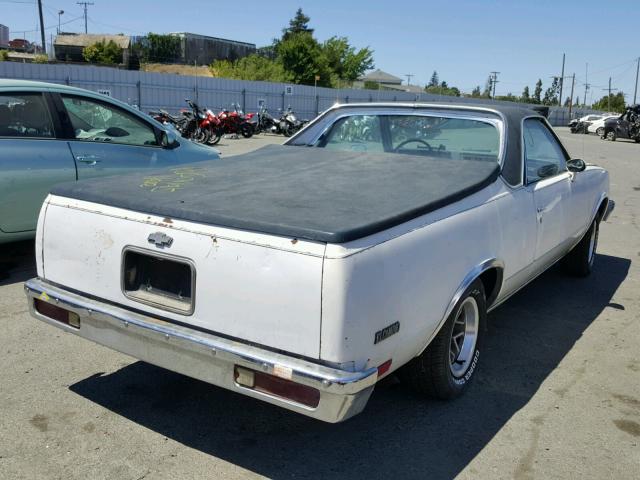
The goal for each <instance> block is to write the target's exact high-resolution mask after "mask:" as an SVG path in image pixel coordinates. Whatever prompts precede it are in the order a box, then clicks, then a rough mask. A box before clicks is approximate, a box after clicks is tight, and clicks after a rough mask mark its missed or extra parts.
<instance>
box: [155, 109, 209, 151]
mask: <svg viewBox="0 0 640 480" xmlns="http://www.w3.org/2000/svg"><path fill="white" fill-rule="evenodd" d="M185 102H187V104H188V105H189V107H190V109H189V110H186V109H185V110H181V111H180V113H181V115H180V116H173V115H171V114H169V113H168V112H167V111H166V110H159V111H157V112H149V115H151V116H152V117H153V118H154V119H156V120H157V121H159V122H161V123H164V124H169V125H172V126H173V127H174V128H175V129H176V130H177V131H178V132H179V133H180V135H181V136H182V137H183V138H188V139H190V140H193V141H195V142H198V143H208V144H210V145H213V143H211V142H212V141H215V143H217V142H218V141H219V140H220V138H219V137H220V136H221V134H220V135H218V130H219V127H218V125H219V120H218V119H217V117H215V115H209V114H208V113H207V112H206V110H204V109H201V108H200V107H199V106H198V105H197V104H196V103H195V102H193V101H192V100H189V99H185ZM216 137H217V141H216V140H215V139H216Z"/></svg>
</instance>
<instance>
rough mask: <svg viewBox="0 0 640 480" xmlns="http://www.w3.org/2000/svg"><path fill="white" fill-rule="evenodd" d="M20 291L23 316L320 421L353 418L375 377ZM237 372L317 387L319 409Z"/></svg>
mask: <svg viewBox="0 0 640 480" xmlns="http://www.w3.org/2000/svg"><path fill="white" fill-rule="evenodd" d="M24 288H25V292H26V295H27V298H28V301H29V310H30V313H31V315H32V316H33V317H35V318H37V319H38V320H42V321H44V322H46V323H49V324H51V325H54V326H56V327H58V328H60V329H62V330H64V331H66V332H70V333H73V334H75V335H78V336H80V337H83V338H86V339H88V340H92V341H94V342H96V343H99V344H101V345H104V346H106V347H109V348H112V349H114V350H117V351H119V352H122V353H125V354H127V355H131V356H132V357H135V358H138V359H140V360H143V361H145V362H148V363H151V364H154V365H157V366H160V367H163V368H166V369H168V370H172V371H174V372H178V373H182V374H184V375H187V376H189V377H193V378H197V379H199V380H202V381H205V382H208V383H211V384H213V385H217V386H220V387H223V388H227V389H229V390H233V391H235V392H238V393H241V394H243V395H248V396H251V397H254V398H257V399H259V400H263V401H266V402H269V403H272V404H274V405H278V406H280V407H284V408H287V409H289V410H293V411H295V412H298V413H302V414H304V415H308V416H310V417H314V418H317V419H319V420H324V421H326V422H332V423H334V422H340V421H342V420H346V419H347V418H349V417H352V416H353V415H356V414H357V413H360V412H361V411H362V410H363V409H364V407H365V405H366V404H367V401H368V400H369V396H370V395H371V392H372V391H373V388H374V385H375V382H376V380H377V369H376V368H369V369H367V370H363V371H359V372H348V371H344V370H338V369H335V368H330V367H326V366H323V365H319V364H316V363H312V362H309V361H306V360H302V359H299V358H295V357H291V356H287V355H283V354H279V353H275V352H271V351H269V350H265V349H262V348H258V347H254V346H251V345H247V344H244V343H241V342H236V341H233V340H230V339H226V338H222V337H218V336H215V335H212V334H208V333H203V332H200V331H196V330H193V329H190V328H187V327H183V326H178V325H175V324H172V323H169V322H166V321H162V320H158V319H156V318H152V317H148V316H145V315H141V314H139V313H135V312H132V311H129V310H127V309H124V308H121V307H117V306H113V305H111V304H107V303H104V302H100V301H97V300H94V299H90V298H87V297H84V296H82V295H78V294H76V293H72V292H69V291H67V290H65V289H63V288H60V287H57V286H54V285H52V284H50V283H48V282H47V281H46V280H42V279H39V278H34V279H31V280H29V281H27V282H26V283H25V286H24ZM34 299H39V300H42V301H45V302H48V303H51V304H54V305H57V306H59V307H61V308H64V309H66V310H69V311H72V312H74V313H76V314H77V315H78V316H79V317H80V328H74V327H72V326H69V325H66V324H64V323H61V322H59V321H57V320H54V319H52V318H49V317H47V316H44V315H42V314H41V313H40V312H38V311H37V310H36V308H35V302H34ZM236 367H244V368H248V369H252V370H254V371H260V372H264V373H267V374H271V375H275V376H278V377H280V378H286V379H288V380H291V381H293V382H295V383H298V384H303V385H307V386H310V387H313V388H316V389H317V390H319V392H320V401H319V403H318V406H317V407H315V408H310V407H308V406H306V405H303V404H300V403H296V402H294V401H291V400H288V399H286V398H283V397H278V396H274V395H271V394H268V393H264V392H261V391H257V390H254V389H251V388H247V387H244V386H242V385H240V384H238V383H237V382H236V381H235V379H234V369H235V368H236ZM283 372H284V375H285V376H283Z"/></svg>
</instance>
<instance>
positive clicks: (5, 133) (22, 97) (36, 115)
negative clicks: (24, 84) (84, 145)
mask: <svg viewBox="0 0 640 480" xmlns="http://www.w3.org/2000/svg"><path fill="white" fill-rule="evenodd" d="M54 136H55V135H54V131H53V124H52V122H51V117H50V115H49V109H48V108H47V105H46V104H45V102H44V98H43V96H42V94H40V93H25V94H0V137H30V138H52V137H54Z"/></svg>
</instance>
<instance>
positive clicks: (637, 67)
mask: <svg viewBox="0 0 640 480" xmlns="http://www.w3.org/2000/svg"><path fill="white" fill-rule="evenodd" d="M638 72H640V57H638V65H637V66H636V89H635V90H634V91H633V104H634V105H635V104H636V96H637V95H638Z"/></svg>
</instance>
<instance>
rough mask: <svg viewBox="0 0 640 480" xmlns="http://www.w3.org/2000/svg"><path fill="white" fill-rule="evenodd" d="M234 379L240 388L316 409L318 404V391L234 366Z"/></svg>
mask: <svg viewBox="0 0 640 480" xmlns="http://www.w3.org/2000/svg"><path fill="white" fill-rule="evenodd" d="M234 379H235V381H236V383H237V384H238V385H240V386H242V387H245V388H250V389H252V390H255V391H257V392H262V393H267V394H269V395H273V396H275V397H280V398H283V399H286V400H290V401H292V402H295V403H299V404H301V405H305V406H307V407H311V408H316V407H317V406H318V404H319V403H320V391H319V390H318V389H315V388H313V387H309V386H307V385H302V384H300V383H296V382H292V381H291V380H286V379H284V378H280V377H276V376H274V375H269V374H268V373H262V372H258V371H255V370H250V369H248V368H243V367H238V366H236V368H235V370H234Z"/></svg>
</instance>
